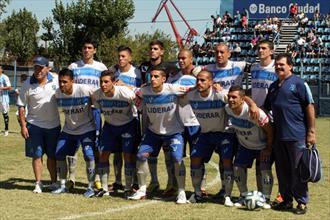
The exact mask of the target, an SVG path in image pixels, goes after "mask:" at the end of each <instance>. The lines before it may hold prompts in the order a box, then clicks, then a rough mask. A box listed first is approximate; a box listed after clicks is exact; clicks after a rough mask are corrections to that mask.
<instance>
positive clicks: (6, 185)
mask: <svg viewBox="0 0 330 220" xmlns="http://www.w3.org/2000/svg"><path fill="white" fill-rule="evenodd" d="M34 183H35V180H33V179H23V178H10V179H7V180H4V181H0V189H4V190H27V191H32V190H33V189H34ZM42 183H43V185H44V190H43V191H44V192H50V190H49V189H48V188H47V186H48V185H50V184H51V182H50V181H42ZM45 186H46V187H45ZM86 188H87V184H85V183H81V182H76V183H75V188H74V189H73V190H72V191H70V193H72V194H83V193H84V192H85V191H86Z"/></svg>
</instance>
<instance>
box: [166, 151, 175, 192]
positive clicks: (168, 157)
mask: <svg viewBox="0 0 330 220" xmlns="http://www.w3.org/2000/svg"><path fill="white" fill-rule="evenodd" d="M164 156H165V165H166V171H167V177H168V179H167V186H173V185H174V184H173V183H174V179H175V177H174V167H173V161H172V155H171V152H170V151H164Z"/></svg>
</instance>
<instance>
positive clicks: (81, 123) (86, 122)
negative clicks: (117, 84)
mask: <svg viewBox="0 0 330 220" xmlns="http://www.w3.org/2000/svg"><path fill="white" fill-rule="evenodd" d="M59 87H60V88H59V89H57V91H56V94H55V95H56V99H57V105H58V106H59V107H61V108H62V109H63V112H64V115H65V123H64V126H63V129H62V132H61V135H60V137H59V139H58V142H57V147H56V153H55V155H56V160H57V172H58V175H59V179H60V187H59V188H58V189H57V190H54V191H52V193H55V194H59V193H64V192H67V191H68V189H67V188H66V186H65V183H66V178H67V172H68V168H67V163H66V156H74V155H75V153H76V151H77V150H78V148H79V146H80V144H81V145H82V150H83V154H84V159H85V162H86V173H87V180H88V188H87V191H86V192H85V193H84V196H85V197H92V196H94V190H93V189H92V186H93V184H94V178H95V158H94V148H95V140H96V129H95V127H96V126H95V121H94V117H93V114H92V107H91V104H92V100H91V95H92V93H93V91H92V88H91V87H89V86H87V85H81V84H75V83H73V72H72V70H69V69H62V70H61V71H60V72H59Z"/></svg>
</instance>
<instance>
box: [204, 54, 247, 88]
mask: <svg viewBox="0 0 330 220" xmlns="http://www.w3.org/2000/svg"><path fill="white" fill-rule="evenodd" d="M245 66H246V62H244V61H242V62H236V61H230V60H229V61H228V63H227V65H226V66H225V67H223V68H219V67H217V65H216V64H209V65H206V66H205V67H204V69H206V70H208V71H210V72H211V73H213V81H214V82H215V83H220V85H221V86H222V87H223V89H224V90H225V91H228V90H229V88H230V87H231V86H233V85H239V86H242V83H243V77H244V69H245Z"/></svg>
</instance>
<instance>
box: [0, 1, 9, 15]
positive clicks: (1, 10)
mask: <svg viewBox="0 0 330 220" xmlns="http://www.w3.org/2000/svg"><path fill="white" fill-rule="evenodd" d="M9 2H10V0H0V16H1V15H2V13H4V12H6V11H5V8H6V7H7V5H8V4H9Z"/></svg>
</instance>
